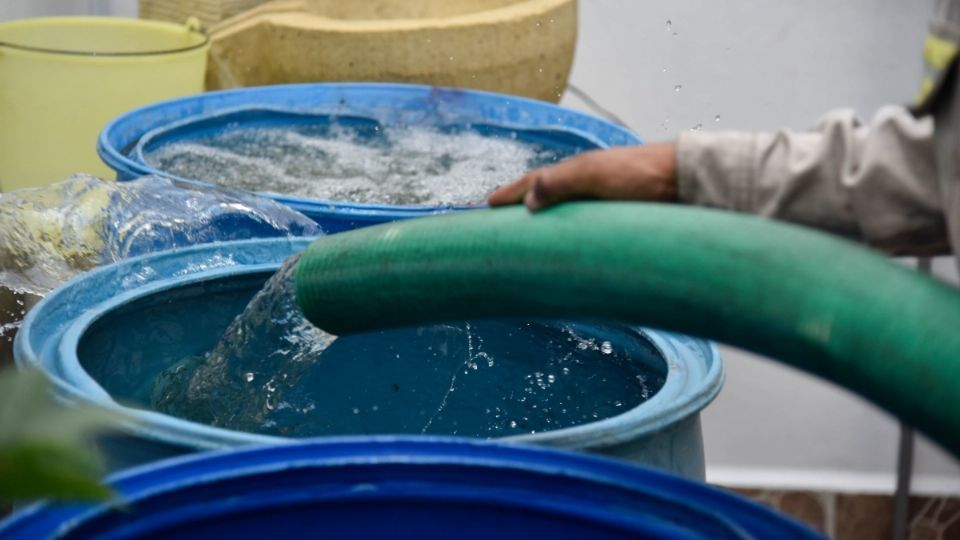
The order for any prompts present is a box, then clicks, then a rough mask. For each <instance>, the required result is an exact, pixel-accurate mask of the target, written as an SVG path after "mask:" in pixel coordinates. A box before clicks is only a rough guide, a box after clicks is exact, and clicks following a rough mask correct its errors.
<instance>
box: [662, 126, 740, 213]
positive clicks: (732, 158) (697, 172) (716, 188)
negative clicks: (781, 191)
mask: <svg viewBox="0 0 960 540" xmlns="http://www.w3.org/2000/svg"><path fill="white" fill-rule="evenodd" d="M755 148H756V135H752V134H748V133H737V132H725V133H701V132H692V131H686V132H683V133H682V134H680V136H679V137H678V139H677V196H678V198H679V199H680V201H681V202H684V203H687V204H693V205H697V206H707V207H713V208H723V209H727V210H733V211H737V212H750V211H752V209H753V206H754V196H753V177H754V173H753V169H754V166H753V163H754V149H755Z"/></svg>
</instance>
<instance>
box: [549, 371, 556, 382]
mask: <svg viewBox="0 0 960 540" xmlns="http://www.w3.org/2000/svg"><path fill="white" fill-rule="evenodd" d="M547 382H548V383H550V384H553V383H555V382H557V376H556V375H554V374H553V373H551V374H549V375H547Z"/></svg>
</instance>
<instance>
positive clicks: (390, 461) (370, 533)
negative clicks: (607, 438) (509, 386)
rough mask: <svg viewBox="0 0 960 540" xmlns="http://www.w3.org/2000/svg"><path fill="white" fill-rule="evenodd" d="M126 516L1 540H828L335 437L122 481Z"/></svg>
mask: <svg viewBox="0 0 960 540" xmlns="http://www.w3.org/2000/svg"><path fill="white" fill-rule="evenodd" d="M110 482H111V483H112V484H113V485H114V486H115V487H116V490H117V491H118V492H119V493H120V494H121V495H122V497H123V499H124V501H125V503H126V504H125V505H123V506H115V505H109V504H100V505H93V504H86V505H82V504H81V505H69V506H57V505H50V504H40V505H37V506H33V507H30V508H28V509H25V510H24V511H22V512H20V513H19V514H17V515H15V516H14V517H13V518H12V519H10V520H8V521H7V522H6V523H4V524H3V525H2V526H0V538H2V539H9V540H27V539H30V540H32V539H34V538H57V539H86V538H111V539H129V540H133V539H146V538H176V539H178V540H189V539H193V538H196V539H204V540H206V539H210V538H235V539H241V538H325V539H339V538H365V539H377V538H389V539H391V540H398V539H404V538H411V539H414V538H416V539H427V538H459V539H464V540H469V539H484V540H486V539H489V538H496V539H497V540H512V539H525V540H526V539H530V538H550V539H552V540H563V539H566V538H576V539H584V538H589V539H592V540H605V539H621V538H647V539H660V538H664V539H667V538H669V539H694V538H709V539H715V540H723V539H745V538H777V539H779V540H791V539H794V540H799V539H814V538H822V537H821V536H819V535H817V534H816V533H814V532H813V531H811V530H809V529H807V528H805V527H804V526H802V525H800V524H798V523H795V522H793V521H790V520H789V519H787V518H785V517H782V516H779V515H777V514H776V513H774V512H773V511H771V510H768V509H766V508H763V507H761V506H759V505H757V504H755V503H752V502H749V501H747V500H745V499H742V498H740V497H737V496H734V495H731V494H728V493H725V492H721V491H719V490H716V489H713V488H710V487H707V486H704V485H702V484H698V483H695V482H691V481H689V480H683V479H680V478H677V477H673V476H670V475H667V474H664V473H660V472H656V471H653V470H648V469H642V468H638V467H634V466H629V465H625V464H623V463H620V462H615V461H611V460H606V459H600V458H593V457H588V456H584V455H578V454H573V453H566V452H559V451H555V450H546V449H540V448H534V447H525V446H511V445H502V444H490V443H478V442H470V441H464V440H456V439H432V438H393V437H391V438H355V439H328V440H325V441H323V442H307V443H301V444H295V445H284V446H274V447H262V448H255V449H247V450H240V451H235V452H227V453H213V454H205V455H200V456H197V457H190V458H186V459H178V460H170V461H165V462H160V463H158V464H156V465H151V466H147V467H143V468H139V469H135V470H131V471H129V472H126V473H122V474H119V475H116V476H114V477H112V479H111V480H110Z"/></svg>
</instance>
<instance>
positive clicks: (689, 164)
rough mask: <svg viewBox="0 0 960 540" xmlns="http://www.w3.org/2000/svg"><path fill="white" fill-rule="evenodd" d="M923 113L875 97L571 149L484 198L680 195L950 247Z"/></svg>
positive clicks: (875, 236)
mask: <svg viewBox="0 0 960 540" xmlns="http://www.w3.org/2000/svg"><path fill="white" fill-rule="evenodd" d="M934 161H935V160H934V152H933V121H932V120H931V119H930V118H921V119H917V118H915V117H913V115H912V114H911V113H910V112H909V111H907V110H906V109H904V108H900V107H886V108H884V109H882V110H881V111H880V112H879V113H878V114H877V115H876V117H875V118H874V120H873V121H872V122H871V123H870V125H866V126H864V125H862V124H860V123H859V122H858V121H857V119H856V118H855V116H854V115H853V114H852V113H850V112H844V111H838V112H835V113H832V114H830V115H828V116H827V117H826V118H825V119H824V120H823V121H822V122H821V123H820V124H819V125H818V126H817V127H816V128H815V129H814V130H812V131H809V132H802V133H793V132H789V131H778V132H775V133H769V134H747V133H717V134H710V133H694V132H687V133H684V134H683V135H681V136H680V138H679V140H678V142H677V143H676V144H671V143H667V144H658V145H647V146H638V147H633V148H618V149H613V150H607V151H600V152H588V153H586V154H581V155H579V156H576V157H574V158H572V159H569V160H567V161H565V162H562V163H560V164H558V165H555V166H553V167H547V168H544V169H538V170H536V171H532V172H531V173H529V174H527V175H526V176H524V177H523V178H521V179H520V180H517V181H516V182H514V183H512V184H510V185H507V186H504V187H503V188H500V189H499V190H497V191H496V192H494V193H493V194H492V195H491V197H490V203H491V204H492V205H501V204H512V203H519V202H524V203H525V204H526V205H527V206H528V207H530V209H531V210H538V209H541V208H544V207H547V206H550V205H552V204H556V203H559V202H562V201H566V200H573V199H583V198H590V199H618V200H657V201H680V202H684V203H688V204H697V205H702V206H711V207H716V208H725V209H729V210H735V211H739V212H748V213H755V214H759V215H762V216H766V217H771V218H776V219H781V220H785V221H791V222H794V223H800V224H804V225H808V226H811V227H816V228H819V229H823V230H827V231H830V232H833V233H837V234H841V235H844V236H847V237H849V238H852V239H856V240H859V241H862V242H865V243H868V244H870V245H873V246H874V247H877V248H879V249H883V250H885V251H888V252H890V253H893V254H904V255H905V254H913V255H921V254H934V253H946V252H948V251H949V247H948V240H947V232H946V226H945V224H944V219H943V214H942V208H941V198H940V188H939V185H938V180H937V171H936V166H935V164H934Z"/></svg>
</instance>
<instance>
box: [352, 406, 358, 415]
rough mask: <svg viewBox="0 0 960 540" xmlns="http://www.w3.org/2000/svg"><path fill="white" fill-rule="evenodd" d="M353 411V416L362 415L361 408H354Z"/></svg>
mask: <svg viewBox="0 0 960 540" xmlns="http://www.w3.org/2000/svg"><path fill="white" fill-rule="evenodd" d="M352 411H353V414H360V408H359V407H354V408H353V409H352Z"/></svg>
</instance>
